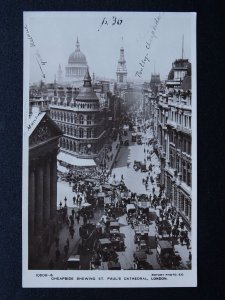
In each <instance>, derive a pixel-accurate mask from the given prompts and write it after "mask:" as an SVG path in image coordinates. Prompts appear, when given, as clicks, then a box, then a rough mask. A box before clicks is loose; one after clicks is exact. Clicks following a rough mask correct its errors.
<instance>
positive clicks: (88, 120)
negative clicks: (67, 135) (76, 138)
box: [87, 116, 91, 125]
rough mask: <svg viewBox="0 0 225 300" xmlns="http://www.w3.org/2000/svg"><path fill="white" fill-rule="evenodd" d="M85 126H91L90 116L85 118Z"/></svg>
mask: <svg viewBox="0 0 225 300" xmlns="http://www.w3.org/2000/svg"><path fill="white" fill-rule="evenodd" d="M87 125H91V116H87Z"/></svg>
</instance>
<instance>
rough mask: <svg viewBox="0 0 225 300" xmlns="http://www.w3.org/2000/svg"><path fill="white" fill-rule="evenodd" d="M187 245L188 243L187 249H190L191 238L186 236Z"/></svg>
mask: <svg viewBox="0 0 225 300" xmlns="http://www.w3.org/2000/svg"><path fill="white" fill-rule="evenodd" d="M186 245H187V249H189V248H190V240H189V238H186Z"/></svg>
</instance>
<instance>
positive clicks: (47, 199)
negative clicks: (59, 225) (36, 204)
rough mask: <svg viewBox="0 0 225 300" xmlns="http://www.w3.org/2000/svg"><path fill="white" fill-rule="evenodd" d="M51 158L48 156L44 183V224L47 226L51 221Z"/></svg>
mask: <svg viewBox="0 0 225 300" xmlns="http://www.w3.org/2000/svg"><path fill="white" fill-rule="evenodd" d="M50 163H51V157H50V156H47V157H46V159H45V165H44V182H43V224H44V226H46V225H47V224H48V222H49V220H50V198H51V197H50V195H51V192H50V189H51V182H50V178H51V174H50Z"/></svg>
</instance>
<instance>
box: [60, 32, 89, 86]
mask: <svg viewBox="0 0 225 300" xmlns="http://www.w3.org/2000/svg"><path fill="white" fill-rule="evenodd" d="M87 68H88V64H87V60H86V57H85V55H84V54H83V52H81V50H80V43H79V41H78V38H77V42H76V48H75V51H73V52H72V53H71V54H70V56H69V59H68V63H67V65H66V67H65V83H66V84H71V85H73V86H77V87H78V86H80V85H82V81H83V78H84V76H85V74H86V71H87Z"/></svg>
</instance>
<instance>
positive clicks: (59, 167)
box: [57, 165, 68, 173]
mask: <svg viewBox="0 0 225 300" xmlns="http://www.w3.org/2000/svg"><path fill="white" fill-rule="evenodd" d="M57 170H58V171H59V172H62V173H68V169H67V168H65V167H63V166H60V165H58V166H57Z"/></svg>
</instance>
